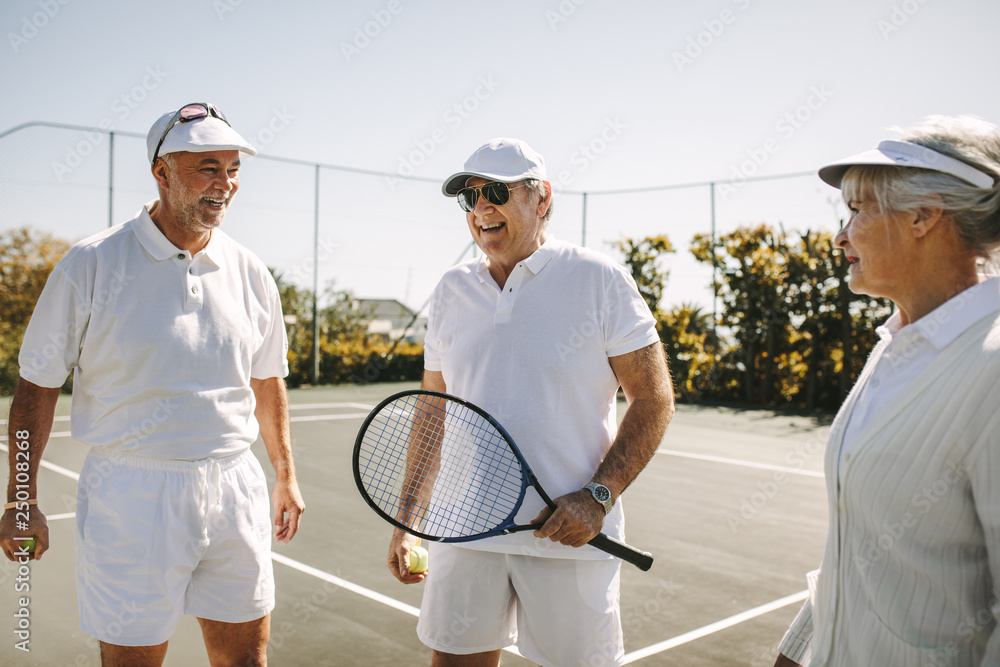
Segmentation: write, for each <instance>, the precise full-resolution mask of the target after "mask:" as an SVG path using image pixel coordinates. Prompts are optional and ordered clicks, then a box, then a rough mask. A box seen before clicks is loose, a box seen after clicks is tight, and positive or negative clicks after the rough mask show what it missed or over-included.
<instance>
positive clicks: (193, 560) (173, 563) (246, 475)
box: [76, 449, 274, 646]
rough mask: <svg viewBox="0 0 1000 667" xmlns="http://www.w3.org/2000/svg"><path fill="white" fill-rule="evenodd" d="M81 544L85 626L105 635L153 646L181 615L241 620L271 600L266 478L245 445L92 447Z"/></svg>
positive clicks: (79, 513) (261, 612)
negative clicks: (136, 450)
mask: <svg viewBox="0 0 1000 667" xmlns="http://www.w3.org/2000/svg"><path fill="white" fill-rule="evenodd" d="M76 544H77V547H76V586H77V597H78V602H79V606H80V629H82V630H83V631H84V632H86V633H87V634H89V635H92V636H94V637H96V638H97V639H99V640H100V641H103V642H107V643H110V644H117V645H120V646H151V645H155V644H161V643H163V642H165V641H167V640H168V639H169V638H170V636H171V635H172V634H173V633H174V630H175V629H176V628H177V623H178V621H179V620H180V617H181V614H190V615H192V616H198V617H200V618H207V619H211V620H216V621H225V622H227V623H244V622H246V621H253V620H256V619H258V618H262V617H264V616H266V615H267V614H269V613H270V612H271V610H272V609H273V608H274V575H273V572H272V567H271V518H270V502H269V501H268V494H267V483H266V481H265V479H264V472H263V470H261V467H260V463H259V462H258V461H257V458H256V457H255V456H254V455H253V454H252V453H251V452H250V451H249V450H246V451H244V452H241V453H239V454H236V455H234V456H231V457H228V458H223V459H205V460H202V461H166V460H160V459H144V458H140V457H134V456H126V455H121V454H117V453H113V452H112V453H108V452H103V451H101V450H98V449H91V451H90V453H89V454H88V455H87V459H86V461H85V462H84V464H83V470H82V471H81V472H80V481H79V484H78V486H77V509H76Z"/></svg>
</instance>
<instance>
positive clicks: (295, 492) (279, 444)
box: [250, 377, 306, 544]
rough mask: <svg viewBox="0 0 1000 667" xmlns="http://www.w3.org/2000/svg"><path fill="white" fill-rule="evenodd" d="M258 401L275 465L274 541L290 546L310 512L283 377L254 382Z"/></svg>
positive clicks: (260, 420)
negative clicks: (297, 464)
mask: <svg viewBox="0 0 1000 667" xmlns="http://www.w3.org/2000/svg"><path fill="white" fill-rule="evenodd" d="M250 388H251V389H253V393H254V396H256V398H257V407H256V409H255V410H254V416H255V417H257V423H259V424H260V436H261V438H263V440H264V446H265V447H267V456H268V458H269V459H271V465H272V466H274V472H275V476H276V481H275V484H274V491H273V492H272V493H271V502H272V503H273V504H274V528H275V533H274V539H276V540H277V541H279V542H281V543H282V544H288V541H289V540H291V539H292V538H293V537H294V536H295V533H296V532H298V530H299V519H300V517H301V516H302V513H303V512H304V511H305V509H306V505H305V503H304V502H303V501H302V494H301V493H300V492H299V483H298V480H297V479H296V477H295V459H294V458H293V456H292V431H291V428H290V427H289V425H288V392H287V390H286V389H285V381H284V379H282V378H278V377H273V378H267V379H266V380H257V379H255V378H251V379H250Z"/></svg>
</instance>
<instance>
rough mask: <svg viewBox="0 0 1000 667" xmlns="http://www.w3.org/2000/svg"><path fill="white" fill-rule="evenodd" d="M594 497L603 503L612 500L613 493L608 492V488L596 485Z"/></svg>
mask: <svg viewBox="0 0 1000 667" xmlns="http://www.w3.org/2000/svg"><path fill="white" fill-rule="evenodd" d="M593 492H594V497H595V498H597V499H598V500H599V501H601V502H602V503H603V502H605V501H608V500H611V492H610V491H608V487H606V486H602V485H599V484H598V485H596V486H594V487H593Z"/></svg>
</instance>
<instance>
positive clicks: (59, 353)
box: [18, 265, 90, 388]
mask: <svg viewBox="0 0 1000 667" xmlns="http://www.w3.org/2000/svg"><path fill="white" fill-rule="evenodd" d="M89 321H90V303H89V302H88V301H87V300H86V299H84V298H83V296H82V295H81V293H80V290H79V289H78V287H77V286H76V285H75V284H74V283H73V281H72V280H71V279H70V277H69V276H68V275H67V274H66V272H65V271H64V270H63V267H62V266H61V265H57V266H56V268H55V269H53V270H52V273H50V274H49V277H48V280H46V281H45V287H44V288H42V293H41V295H40V296H39V297H38V301H37V302H36V303H35V309H34V311H33V312H32V314H31V319H30V320H29V321H28V328H27V329H26V330H25V332H24V339H23V340H22V342H21V352H20V354H19V355H18V364H19V366H20V375H21V377H22V378H24V379H25V380H27V381H28V382H31V383H32V384H36V385H38V386H39V387H48V388H55V387H61V386H62V384H63V383H64V382H65V381H66V378H67V377H68V376H69V374H70V373H71V372H72V371H73V369H74V368H76V366H77V364H78V363H79V361H80V349H81V347H82V345H83V337H84V335H85V333H86V330H87V324H88V322H89Z"/></svg>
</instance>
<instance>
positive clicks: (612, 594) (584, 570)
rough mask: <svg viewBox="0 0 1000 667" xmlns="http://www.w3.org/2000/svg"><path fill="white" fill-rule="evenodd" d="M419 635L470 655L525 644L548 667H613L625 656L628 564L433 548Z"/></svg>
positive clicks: (435, 646)
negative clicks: (623, 592) (622, 596)
mask: <svg viewBox="0 0 1000 667" xmlns="http://www.w3.org/2000/svg"><path fill="white" fill-rule="evenodd" d="M427 549H428V552H429V557H428V561H427V566H428V567H427V579H425V580H424V583H423V586H424V595H423V602H422V603H421V605H420V618H419V620H418V621H417V636H418V637H419V638H420V641H422V642H423V643H424V644H426V645H427V646H429V647H430V648H432V649H434V650H436V651H441V652H443V653H451V654H458V655H468V654H471V653H481V652H483V651H494V650H496V649H500V648H504V647H506V646H510V645H511V644H517V647H518V650H519V651H520V653H521V655H523V656H524V657H525V658H527V659H528V660H531V661H532V662H535V663H537V664H539V665H542V666H543V667H565V666H568V665H573V667H576V666H577V665H581V666H586V667H611V666H613V665H618V664H620V663H621V660H622V657H623V656H624V655H625V647H624V644H623V641H622V625H621V612H620V610H619V603H618V597H619V588H620V569H621V561H619V560H617V559H612V558H603V559H600V560H573V559H568V558H539V557H535V556H520V555H514V554H504V553H494V552H491V551H479V550H474V549H465V548H463V547H461V546H457V545H454V544H446V543H442V542H430V543H428V544H427Z"/></svg>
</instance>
